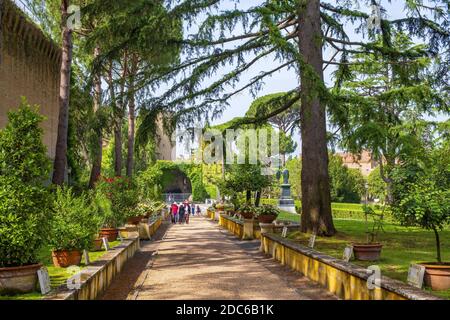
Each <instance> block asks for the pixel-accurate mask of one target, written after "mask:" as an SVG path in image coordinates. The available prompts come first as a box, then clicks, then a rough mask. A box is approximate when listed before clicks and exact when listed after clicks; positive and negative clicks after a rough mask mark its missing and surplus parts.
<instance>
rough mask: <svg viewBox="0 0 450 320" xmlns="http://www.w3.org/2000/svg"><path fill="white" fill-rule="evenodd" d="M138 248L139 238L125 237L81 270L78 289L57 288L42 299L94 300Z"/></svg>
mask: <svg viewBox="0 0 450 320" xmlns="http://www.w3.org/2000/svg"><path fill="white" fill-rule="evenodd" d="M138 250H139V239H138V238H134V239H126V240H123V242H122V243H121V244H120V245H118V246H116V247H115V248H113V249H110V251H108V252H106V253H105V254H104V255H103V256H102V257H101V258H100V259H99V260H96V261H95V262H93V263H92V264H91V265H89V266H88V267H86V268H85V269H83V270H82V272H81V275H80V276H81V285H80V288H79V289H73V290H69V289H62V288H60V289H59V292H57V293H56V294H49V295H48V296H47V297H45V298H44V300H95V299H96V298H97V297H98V296H99V295H100V294H101V293H103V292H104V291H105V290H106V289H107V288H108V287H109V285H110V284H111V282H112V280H113V279H114V278H115V276H116V275H117V274H119V273H120V271H121V270H122V268H123V266H124V264H125V263H126V262H127V261H128V260H129V259H131V258H132V257H133V256H134V254H135V253H136V251H138Z"/></svg>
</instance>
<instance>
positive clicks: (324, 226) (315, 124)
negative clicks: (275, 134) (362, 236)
mask: <svg viewBox="0 0 450 320" xmlns="http://www.w3.org/2000/svg"><path fill="white" fill-rule="evenodd" d="M298 19H299V26H298V30H299V31H298V32H299V35H298V39H299V51H300V54H301V56H302V58H303V63H302V61H299V64H300V65H299V68H300V82H301V106H302V107H301V115H300V117H301V137H302V174H301V176H302V177H301V181H302V216H301V231H302V232H308V233H316V234H317V235H324V236H332V235H334V234H335V233H336V229H335V228H334V224H333V218H332V215H331V196H330V182H329V177H328V149H327V135H326V133H327V131H326V110H325V106H324V105H323V103H321V101H320V96H319V92H320V91H319V88H318V87H319V85H320V84H321V83H323V71H322V68H323V56H322V31H321V24H320V1H319V0H309V1H303V2H302V5H301V6H300V7H299V17H298ZM317 77H318V78H317Z"/></svg>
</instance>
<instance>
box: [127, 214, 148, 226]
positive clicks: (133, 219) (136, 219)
mask: <svg viewBox="0 0 450 320" xmlns="http://www.w3.org/2000/svg"><path fill="white" fill-rule="evenodd" d="M143 218H144V216H136V217H130V218H128V220H127V224H135V225H138V224H139V222H141V220H142V219H143Z"/></svg>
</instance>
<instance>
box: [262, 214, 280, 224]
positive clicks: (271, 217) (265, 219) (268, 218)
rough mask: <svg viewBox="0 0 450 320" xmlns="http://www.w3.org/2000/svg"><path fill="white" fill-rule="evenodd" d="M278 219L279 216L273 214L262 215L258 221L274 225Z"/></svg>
mask: <svg viewBox="0 0 450 320" xmlns="http://www.w3.org/2000/svg"><path fill="white" fill-rule="evenodd" d="M276 219H277V216H275V215H272V214H262V215H260V216H258V221H259V222H260V223H272V222H274V221H275V220H276Z"/></svg>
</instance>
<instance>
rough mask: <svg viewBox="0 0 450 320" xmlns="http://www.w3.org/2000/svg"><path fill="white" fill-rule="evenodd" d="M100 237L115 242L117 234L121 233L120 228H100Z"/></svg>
mask: <svg viewBox="0 0 450 320" xmlns="http://www.w3.org/2000/svg"><path fill="white" fill-rule="evenodd" d="M99 234H100V238H103V237H106V238H108V241H109V242H113V241H116V240H117V236H118V235H119V230H118V229H116V228H102V229H100V232H99Z"/></svg>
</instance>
